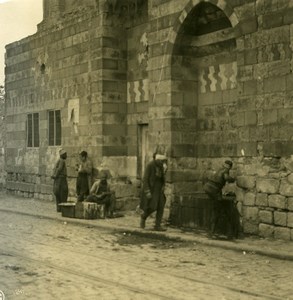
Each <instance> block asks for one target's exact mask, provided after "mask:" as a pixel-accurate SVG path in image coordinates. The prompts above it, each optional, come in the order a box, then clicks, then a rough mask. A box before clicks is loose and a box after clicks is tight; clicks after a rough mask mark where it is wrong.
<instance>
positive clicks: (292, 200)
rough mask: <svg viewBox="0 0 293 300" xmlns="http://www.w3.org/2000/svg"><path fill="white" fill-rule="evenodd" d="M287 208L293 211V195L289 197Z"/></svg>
mask: <svg viewBox="0 0 293 300" xmlns="http://www.w3.org/2000/svg"><path fill="white" fill-rule="evenodd" d="M287 208H288V210H289V211H293V197H289V198H288V199H287Z"/></svg>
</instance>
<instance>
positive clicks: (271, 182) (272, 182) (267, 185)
mask: <svg viewBox="0 0 293 300" xmlns="http://www.w3.org/2000/svg"><path fill="white" fill-rule="evenodd" d="M279 186H280V182H279V180H276V179H270V178H263V179H262V178H259V179H257V180H256V189H257V191H258V192H260V193H268V194H276V193H278V191H279Z"/></svg>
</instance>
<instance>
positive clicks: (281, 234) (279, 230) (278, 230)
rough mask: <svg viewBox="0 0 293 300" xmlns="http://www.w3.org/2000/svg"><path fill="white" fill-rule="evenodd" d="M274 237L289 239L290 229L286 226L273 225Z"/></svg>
mask: <svg viewBox="0 0 293 300" xmlns="http://www.w3.org/2000/svg"><path fill="white" fill-rule="evenodd" d="M274 237H275V238H276V239H280V240H287V241H290V239H291V230H290V228H286V227H275V230H274Z"/></svg>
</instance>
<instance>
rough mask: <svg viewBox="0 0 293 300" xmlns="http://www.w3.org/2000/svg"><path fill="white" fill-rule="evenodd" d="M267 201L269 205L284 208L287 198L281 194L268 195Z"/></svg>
mask: <svg viewBox="0 0 293 300" xmlns="http://www.w3.org/2000/svg"><path fill="white" fill-rule="evenodd" d="M268 202H269V206H270V207H274V208H281V209H285V208H286V207H287V199H286V197H284V196H281V195H269V196H268Z"/></svg>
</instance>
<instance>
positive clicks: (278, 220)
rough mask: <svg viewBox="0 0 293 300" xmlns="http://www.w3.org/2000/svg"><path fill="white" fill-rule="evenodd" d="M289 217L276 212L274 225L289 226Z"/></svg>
mask: <svg viewBox="0 0 293 300" xmlns="http://www.w3.org/2000/svg"><path fill="white" fill-rule="evenodd" d="M287 216H288V214H287V213H286V212H281V211H275V212H274V224H275V225H279V226H284V227H286V226H287Z"/></svg>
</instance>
